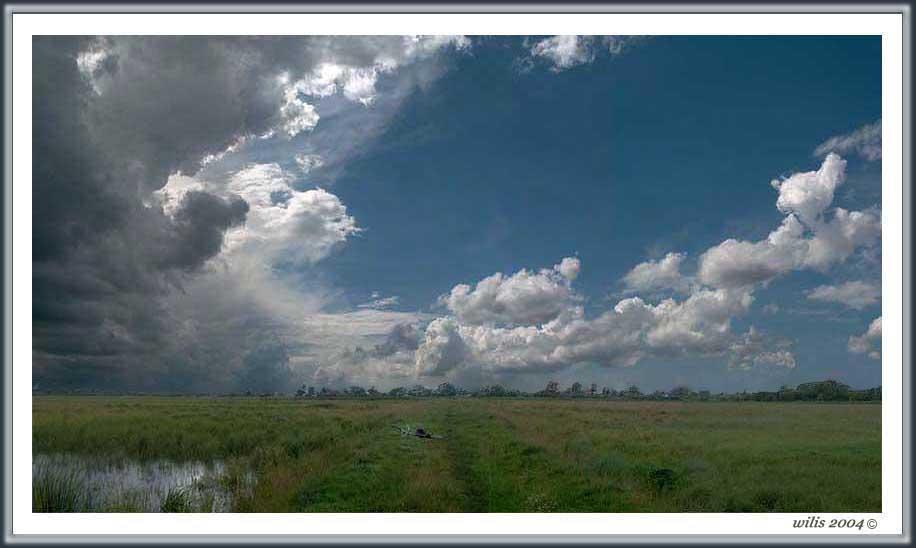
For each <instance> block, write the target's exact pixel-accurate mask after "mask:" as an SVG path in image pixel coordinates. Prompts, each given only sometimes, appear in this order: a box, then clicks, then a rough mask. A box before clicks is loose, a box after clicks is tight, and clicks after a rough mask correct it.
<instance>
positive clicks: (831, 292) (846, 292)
mask: <svg viewBox="0 0 916 548" xmlns="http://www.w3.org/2000/svg"><path fill="white" fill-rule="evenodd" d="M808 299H810V300H812V301H821V302H828V303H839V304H843V305H846V306H848V307H849V308H854V309H856V310H862V309H863V308H866V307H868V306H871V305H873V304H875V303H877V302H879V301H880V299H881V289H880V288H879V287H877V286H875V285H874V284H870V283H867V282H863V281H859V280H856V281H851V282H846V283H842V284H840V285H820V286H818V287H815V288H814V289H812V290H811V291H809V292H808Z"/></svg>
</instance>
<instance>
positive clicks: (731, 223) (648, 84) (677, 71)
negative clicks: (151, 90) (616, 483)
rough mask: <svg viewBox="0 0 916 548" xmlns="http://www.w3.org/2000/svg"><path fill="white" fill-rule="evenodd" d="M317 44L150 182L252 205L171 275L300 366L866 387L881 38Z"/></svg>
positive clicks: (316, 378) (399, 374)
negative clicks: (268, 105)
mask: <svg viewBox="0 0 916 548" xmlns="http://www.w3.org/2000/svg"><path fill="white" fill-rule="evenodd" d="M305 40H307V39H305ZM335 40H337V47H336V49H335V48H325V49H324V50H322V51H324V52H325V53H324V54H326V55H332V54H328V53H326V52H327V51H335V52H336V53H335V54H333V55H336V57H334V56H333V55H332V57H330V58H327V59H325V58H322V59H319V60H318V61H315V62H313V63H312V64H311V65H308V66H306V67H305V68H303V69H302V70H300V72H299V73H298V74H297V73H295V72H294V71H291V70H288V71H286V72H280V73H279V74H280V76H277V75H276V74H271V75H270V76H271V78H274V80H276V81H279V82H280V84H279V85H280V90H281V93H285V95H283V97H286V99H284V101H285V102H284V103H282V105H281V108H280V111H279V112H280V116H281V118H280V122H278V124H277V125H276V127H274V128H272V129H271V130H270V131H267V132H262V133H260V134H252V133H245V132H241V131H239V132H236V133H233V134H231V135H230V137H231V139H228V140H227V139H226V138H225V137H224V138H223V140H222V141H220V142H221V143H222V145H220V146H216V145H214V146H212V147H210V149H208V150H207V152H208V154H210V156H209V157H204V158H203V159H201V160H202V161H200V162H199V164H200V166H201V167H200V168H199V169H198V170H185V171H184V172H181V173H180V171H181V170H174V169H173V170H172V171H171V173H170V174H169V177H168V180H167V182H165V184H164V185H163V184H162V183H160V187H159V188H156V190H155V191H154V192H153V193H152V194H151V196H153V197H155V198H156V199H157V200H159V201H158V202H156V203H157V204H160V205H161V206H162V208H163V211H164V212H165V214H166V215H167V216H168V215H171V217H172V218H173V219H175V218H177V217H175V213H174V211H176V210H177V209H176V208H178V207H179V205H180V203H181V199H182V198H183V196H184V193H185V192H187V191H188V189H192V190H206V191H207V192H210V193H213V194H214V195H218V196H223V197H228V196H230V195H232V196H241V197H242V198H244V199H245V200H246V201H247V202H248V203H249V205H250V207H251V209H249V211H248V214H247V220H246V222H245V223H244V224H243V225H242V226H240V227H236V228H232V229H227V231H226V234H225V241H224V243H223V246H222V250H221V251H220V252H219V253H218V254H217V255H216V256H214V257H211V258H209V259H208V262H207V264H206V265H205V266H204V267H203V268H202V269H200V271H198V272H195V273H194V276H193V277H192V278H190V279H188V280H187V281H186V282H185V285H184V289H183V291H184V293H182V294H183V295H190V297H186V299H189V300H190V301H192V302H193V303H194V304H193V306H194V307H197V308H200V307H201V306H202V304H203V303H206V302H207V299H211V298H214V297H213V295H215V294H218V293H220V291H221V289H220V288H225V287H230V286H231V287H233V288H235V289H236V290H238V289H239V288H242V291H241V292H242V293H244V294H245V295H248V296H249V297H250V301H252V302H255V304H251V302H248V301H246V303H247V304H246V306H257V307H260V312H259V313H258V315H257V316H258V318H259V321H265V322H266V323H269V324H271V325H274V326H276V325H280V326H281V327H278V328H277V329H276V332H275V333H273V334H272V336H274V338H275V339H276V340H278V341H280V342H279V343H278V344H281V345H282V346H283V347H284V348H285V354H284V355H286V356H288V357H289V367H290V368H291V369H292V370H293V371H294V372H296V374H297V375H298V377H297V378H298V379H299V380H304V382H308V383H313V384H322V383H327V384H334V383H338V384H341V383H343V384H346V383H350V382H358V383H363V384H367V385H368V384H376V385H379V386H389V387H390V386H393V385H398V384H412V383H415V382H421V383H424V384H435V383H436V382H441V381H443V380H452V381H454V382H459V383H464V384H479V383H485V382H503V383H506V384H510V385H516V386H520V387H522V388H526V389H534V388H537V387H540V386H542V385H543V384H544V383H545V382H546V380H548V379H557V380H560V381H561V382H566V383H569V382H572V381H573V380H580V381H582V382H596V383H598V384H599V386H604V385H606V386H611V387H616V388H621V387H624V386H626V385H627V384H630V383H636V384H638V385H639V386H640V387H642V388H643V389H644V390H653V389H667V388H670V387H671V386H674V385H676V384H684V383H686V384H689V385H690V386H692V387H694V388H697V389H702V388H707V389H711V390H714V391H719V390H728V391H735V390H743V389H748V390H754V389H762V388H775V387H778V386H779V385H781V384H792V385H794V384H797V383H800V382H805V381H809V380H818V379H823V378H827V377H833V378H837V379H839V380H842V381H844V382H848V383H850V384H852V385H854V386H857V387H865V386H874V385H879V384H880V383H881V375H880V359H879V356H880V323H878V324H877V325H876V326H872V330H871V334H869V333H868V330H869V327H870V326H871V325H872V324H873V321H874V320H876V318H879V317H880V314H881V311H880V257H881V255H880V226H879V219H880V207H881V194H880V183H881V180H880V175H881V160H880V118H881V85H880V82H881V79H880V77H881V44H880V38H879V37H868V36H854V37H852V36H851V37H778V36H767V37H689V36H688V37H643V38H639V37H627V38H607V37H605V38H601V37H565V38H564V37H468V38H449V39H444V38H440V39H439V40H438V41H437V42H435V43H424V42H419V43H421V44H426V45H425V46H424V47H423V48H415V49H410V48H408V47H407V46H404V47H403V48H401V49H398V48H400V47H401V46H396V47H394V50H396V51H395V53H391V51H394V50H392V47H393V46H391V45H390V44H387V43H380V44H376V43H375V42H372V41H371V40H369V39H362V38H346V37H341V38H337V39H335ZM361 40H362V41H364V42H365V41H367V40H368V42H367V43H362V42H360V41H361ZM357 42H359V44H357ZM100 43H102V44H103V45H101V46H100V45H98V44H96V45H95V46H91V47H90V48H89V49H88V50H86V51H90V52H96V55H97V56H98V58H100V59H104V58H105V56H106V55H111V52H112V51H114V50H117V49H118V48H121V49H120V56H119V59H120V62H121V63H128V62H130V55H128V54H127V53H126V52H127V51H129V48H126V46H122V45H119V44H118V43H116V42H112V41H109V42H100ZM405 44H406V42H405ZM357 46H358V47H357ZM426 46H428V47H426ZM291 47H292V46H291ZM296 47H301V46H300V45H297V46H296ZM306 47H307V46H306ZM92 48H95V49H92ZM348 48H351V49H353V50H354V51H357V50H358V52H359V53H360V55H356V54H353V55H351V56H350V57H347V56H346V55H344V54H342V53H341V51H348ZM374 48H376V49H374ZM374 51H379V52H386V53H385V55H382V54H381V53H379V54H378V55H375V56H373V55H374V54H373V52H374ZM324 54H323V55H324ZM81 55H82V57H81V59H82V60H83V61H82V63H83V65H81V70H84V73H85V68H84V65H87V63H89V61H88V60H87V59H89V57H87V54H86V52H85V51H84V52H83V53H82V54H81ZM94 63H95V64H94V65H92V67H95V66H96V65H98V64H99V62H98V61H94ZM93 70H95V69H93ZM89 72H91V73H92V74H91V75H90V76H91V77H92V78H93V79H94V80H93V82H94V85H95V86H96V90H97V93H98V96H99V99H98V100H99V101H100V102H101V101H103V100H104V99H105V98H106V93H112V94H113V93H115V92H116V91H117V90H118V89H119V88H117V85H116V79H117V78H118V77H119V76H118V75H117V73H113V75H105V74H102V75H101V76H100V75H99V72H98V70H95V72H92V70H90V71H89ZM277 78H279V80H277ZM284 78H285V80H284ZM274 80H271V81H274ZM105 86H109V87H108V88H106V87H105ZM99 90H100V91H99ZM109 90H112V91H109ZM289 90H292V91H291V92H289ZM287 92H289V93H287ZM290 93H291V94H290ZM296 124H298V125H296ZM227 142H229V143H230V146H229V147H228V148H226V143H227ZM875 147H877V148H875ZM876 151H877V152H876ZM830 154H832V155H830ZM774 180H775V181H776V182H775V183H773V181H774ZM780 181H786V182H785V183H781V182H780ZM780 185H782V186H780ZM777 187H778V188H777ZM318 189H321V190H318ZM265 192H267V194H264V193H265ZM319 192H320V193H321V194H318V193H319ZM824 193H826V194H824ZM268 195H269V196H270V197H269V198H265V196H268ZM258 196H261V198H263V199H264V200H265V201H264V202H263V204H262V205H261V206H259V205H258V201H257V200H259V199H261V198H258ZM825 196H827V198H824V197H825ZM300 199H301V200H300ZM777 199H779V200H780V205H779V206H777ZM825 200H826V201H825ZM152 201H153V202H155V200H152ZM297 207H300V208H303V209H295V208H297ZM170 208H171V209H170ZM837 208H842V210H844V211H845V212H847V213H848V212H852V213H851V214H850V216H847V217H843V215H844V213H837ZM294 210H295V211H294ZM296 211H298V212H299V213H295V212H296ZM302 212H305V213H302ZM316 212H318V213H316ZM299 214H301V215H302V217H301V222H300V220H297V219H300V218H298V217H295V215H299ZM309 215H312V217H309ZM281 217H282V218H281ZM790 217H791V219H790V220H788V221H787V219H789V218H790ZM841 217H842V218H841ZM799 221H800V222H801V224H799V225H798V226H799V227H800V228H799V229H798V230H799V231H800V232H799V233H798V234H795V235H794V236H792V238H793V239H792V241H791V242H790V244H787V245H786V246H785V247H779V246H776V247H773V246H771V245H770V244H767V243H766V241H767V238H768V235H771V233H773V232H774V231H776V230H777V228H778V227H780V226H781V223H789V224H791V223H792V222H796V223H797V222H799ZM259 223H260V224H259ZM316 223H317V224H316ZM786 226H788V225H786ZM844 238H845V239H844ZM730 239H732V240H734V241H737V242H739V244H738V246H737V247H728V246H729V245H730V244H727V243H724V242H726V241H728V240H730ZM252 242H254V243H252ZM744 244H747V245H746V246H745V247H741V246H742V245H744ZM774 245H775V244H774ZM780 245H782V244H780ZM722 246H725V247H722ZM768 246H769V247H768ZM739 247H740V249H739ZM726 248H727V249H726ZM716 250H719V251H721V253H719V252H718V251H716ZM669 254H673V255H669ZM666 256H668V257H669V259H670V261H669V262H668V263H664V264H665V265H667V269H666V268H663V267H662V266H660V265H662V261H664V259H665V257H666ZM564 258H567V259H568V260H567V261H565V262H562V263H561V261H563V260H564ZM641 263H645V264H646V265H647V266H646V267H644V269H643V270H642V273H643V274H642V275H641V276H642V277H639V278H638V279H637V276H636V275H635V274H633V275H631V276H630V277H628V273H631V272H632V271H633V269H634V268H636V267H637V265H640V264H641ZM701 263H703V264H701ZM561 264H563V265H564V266H563V268H561V267H560V266H559V265H561ZM554 265H557V267H556V268H554ZM573 265H574V268H573ZM672 267H673V268H672ZM542 269H543V270H542ZM755 269H756V270H755ZM523 270H524V271H525V272H523V273H522V274H523V275H522V276H521V277H517V276H514V275H515V274H516V273H519V272H520V271H523ZM497 273H499V274H500V277H499V279H495V280H494V279H491V282H490V285H489V286H487V287H483V286H478V285H477V284H478V282H481V280H484V279H487V278H488V277H491V276H493V275H495V274H497ZM736 277H737V278H736ZM627 280H630V281H629V282H628V281H627ZM640 280H641V281H640ZM735 280H738V281H735ZM460 284H466V285H467V286H468V288H467V290H466V291H464V293H462V291H463V290H458V291H457V293H456V289H457V287H458V286H459V285H460ZM485 285H486V284H485ZM453 288H455V289H453ZM449 295H451V298H449ZM164 299H166V300H167V301H169V302H172V303H175V306H174V308H175V310H177V312H176V314H178V315H181V314H191V315H194V314H196V316H194V321H195V322H198V323H205V322H211V323H212V322H213V319H212V318H209V319H208V318H203V317H201V316H200V312H192V311H181V306H182V305H181V304H177V301H180V300H184V299H181V298H176V297H169V296H166V297H164ZM169 299H171V300H169ZM635 299H638V301H639V307H640V308H639V311H638V312H632V313H631V312H621V310H622V309H620V310H618V309H619V308H620V306H621V304H619V303H621V302H622V301H626V302H629V303H630V304H631V305H632V304H633V303H635V302H636V301H635ZM702 299H710V300H711V301H710V302H713V301H714V302H715V303H717V304H715V305H712V304H710V305H707V304H703V303H704V302H705V301H703V302H699V301H701V300H702ZM666 300H668V301H666ZM665 302H669V303H670V307H674V308H671V309H669V308H665V306H669V305H665V304H664V303H665ZM696 303H699V304H696ZM694 304H696V308H694ZM187 306H191V305H187ZM221 306H228V305H227V304H226V301H225V299H224V301H223V302H222V303H221ZM240 306H241V305H240ZM634 306H635V305H634ZM715 306H721V307H723V309H722V310H719V309H715ZM203 307H204V308H208V307H207V306H203ZM615 307H616V308H615ZM678 307H680V308H678ZM615 310H616V312H615ZM704 314H708V315H709V316H704ZM722 314H724V316H722ZM265 318H266V320H265ZM634 322H635V323H634ZM647 322H648V323H647ZM685 322H686V323H685ZM876 329H877V331H876ZM563 330H565V331H563ZM560 331H563V334H559V333H560ZM526 337H527V339H526ZM876 337H877V338H876ZM520 340H523V341H524V340H527V341H528V342H519V341H520ZM682 340H683V341H687V342H685V343H684V344H680V343H678V341H682ZM386 345H387V346H386ZM373 349H374V350H373ZM248 351H251V350H250V349H249V350H248Z"/></svg>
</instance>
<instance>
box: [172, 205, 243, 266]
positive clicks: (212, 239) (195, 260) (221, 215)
mask: <svg viewBox="0 0 916 548" xmlns="http://www.w3.org/2000/svg"><path fill="white" fill-rule="evenodd" d="M247 213H248V203H247V202H245V200H242V199H241V198H237V197H235V198H230V199H229V200H224V199H223V198H220V197H218V196H214V195H212V194H208V193H206V192H200V191H192V192H188V193H187V194H186V195H185V197H184V199H183V200H182V203H181V208H180V209H179V210H178V212H177V213H176V214H175V219H174V223H175V229H174V237H173V238H171V241H170V242H169V243H170V244H171V243H174V245H170V246H168V247H167V249H168V254H167V255H166V256H165V257H164V261H163V262H162V263H161V264H162V265H163V266H165V267H177V268H183V269H185V270H195V269H197V268H199V267H200V266H201V265H202V264H203V262H204V261H206V260H207V259H209V258H210V257H212V256H214V255H216V254H217V253H219V251H220V249H221V248H222V245H223V233H224V232H225V231H226V229H228V228H230V227H233V226H237V225H240V224H242V223H244V222H245V215H246V214H247Z"/></svg>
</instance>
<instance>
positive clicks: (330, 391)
mask: <svg viewBox="0 0 916 548" xmlns="http://www.w3.org/2000/svg"><path fill="white" fill-rule="evenodd" d="M296 397H299V398H379V399H381V398H436V397H449V398H453V397H468V398H526V397H546V398H592V399H605V400H649V401H672V400H674V401H881V387H880V386H878V387H875V388H868V389H865V390H854V389H852V388H850V387H849V385H847V384H843V383H841V382H838V381H835V380H832V379H829V380H826V381H819V382H808V383H803V384H799V385H798V386H796V387H794V388H792V387H789V386H786V385H784V386H782V387H781V388H780V389H779V390H776V391H757V392H747V391H743V392H735V393H725V392H718V393H713V392H710V391H709V390H699V391H696V390H692V389H691V388H690V387H688V386H683V385H680V386H675V387H674V388H672V389H671V390H668V391H663V390H656V391H654V392H651V393H643V392H642V391H641V390H640V389H639V387H638V386H636V385H631V386H629V387H627V388H626V389H624V390H614V389H610V388H608V387H606V386H605V387H602V388H601V389H600V390H599V389H598V386H597V384H594V383H593V384H591V385H590V386H588V387H585V386H583V385H582V383H579V382H574V383H572V384H571V385H570V386H568V387H566V388H562V389H561V387H560V384H559V383H558V382H557V381H550V382H548V383H547V386H545V387H544V389H543V390H539V391H537V392H524V391H521V390H518V389H514V388H507V387H505V386H502V385H500V384H492V385H486V386H482V387H480V388H477V389H475V390H467V389H464V388H462V387H460V386H455V385H453V384H451V383H448V382H444V383H442V384H440V385H439V386H437V387H436V388H429V387H426V386H423V385H421V384H416V385H413V386H409V387H406V386H398V387H395V388H392V389H391V390H388V391H386V392H382V391H379V390H376V388H375V387H374V386H373V387H370V388H368V389H367V388H363V387H361V386H350V387H349V388H345V389H337V388H331V387H327V386H325V387H320V388H319V387H315V386H307V385H303V386H302V387H301V388H299V389H298V390H297V391H296Z"/></svg>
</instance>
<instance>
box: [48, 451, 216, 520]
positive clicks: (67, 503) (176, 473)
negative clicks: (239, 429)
mask: <svg viewBox="0 0 916 548" xmlns="http://www.w3.org/2000/svg"><path fill="white" fill-rule="evenodd" d="M224 470H225V466H224V464H223V463H222V462H220V461H216V462H211V463H203V462H171V461H165V460H157V461H144V462H138V461H133V460H129V459H118V460H112V459H105V458H101V459H100V458H88V457H81V456H75V455H35V456H33V458H32V482H33V489H32V491H33V510H34V511H52V512H55V511H56V512H60V511H83V512H162V511H166V512H229V511H231V508H232V500H231V495H230V493H229V492H228V490H227V489H226V488H225V487H224V486H223V485H222V483H223V482H221V481H220V480H221V478H222V477H223V475H224Z"/></svg>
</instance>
